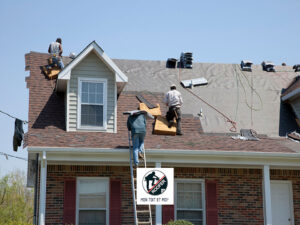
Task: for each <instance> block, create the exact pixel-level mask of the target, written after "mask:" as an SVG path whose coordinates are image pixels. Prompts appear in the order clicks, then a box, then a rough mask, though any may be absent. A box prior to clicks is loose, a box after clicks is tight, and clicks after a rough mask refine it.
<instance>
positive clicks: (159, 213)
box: [155, 162, 162, 225]
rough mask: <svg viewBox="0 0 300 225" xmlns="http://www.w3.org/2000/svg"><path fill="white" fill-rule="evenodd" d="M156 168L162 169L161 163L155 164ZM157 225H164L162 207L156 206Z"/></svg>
mask: <svg viewBox="0 0 300 225" xmlns="http://www.w3.org/2000/svg"><path fill="white" fill-rule="evenodd" d="M155 168H161V163H159V162H158V163H155ZM155 224H156V225H162V205H155Z"/></svg>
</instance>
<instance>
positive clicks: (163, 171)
mask: <svg viewBox="0 0 300 225" xmlns="http://www.w3.org/2000/svg"><path fill="white" fill-rule="evenodd" d="M136 182H137V204H138V205H149V204H150V205H173V204H174V169H173V168H138V169H137V180H136Z"/></svg>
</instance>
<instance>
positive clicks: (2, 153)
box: [0, 152, 28, 161]
mask: <svg viewBox="0 0 300 225" xmlns="http://www.w3.org/2000/svg"><path fill="white" fill-rule="evenodd" d="M0 155H4V156H5V157H6V159H7V160H8V157H12V158H16V159H21V160H24V161H28V159H26V158H23V157H18V156H14V155H10V154H7V153H4V152H0Z"/></svg>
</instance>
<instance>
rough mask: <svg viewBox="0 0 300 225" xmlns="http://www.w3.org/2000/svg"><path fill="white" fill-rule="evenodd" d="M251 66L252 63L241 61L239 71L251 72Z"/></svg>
mask: <svg viewBox="0 0 300 225" xmlns="http://www.w3.org/2000/svg"><path fill="white" fill-rule="evenodd" d="M252 64H253V63H252V62H251V61H249V60H242V61H241V69H242V70H243V71H249V72H251V71H252V69H251V66H252Z"/></svg>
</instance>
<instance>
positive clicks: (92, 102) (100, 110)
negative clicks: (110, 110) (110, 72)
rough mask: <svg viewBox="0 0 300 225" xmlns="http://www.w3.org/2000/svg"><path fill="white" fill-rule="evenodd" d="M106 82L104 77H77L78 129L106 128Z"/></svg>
mask: <svg viewBox="0 0 300 225" xmlns="http://www.w3.org/2000/svg"><path fill="white" fill-rule="evenodd" d="M106 83H107V81H106V80H105V79H93V78H79V82H78V86H79V94H78V97H79V98H78V126H77V127H78V128H79V129H100V130H104V129H106V92H107V91H106Z"/></svg>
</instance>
